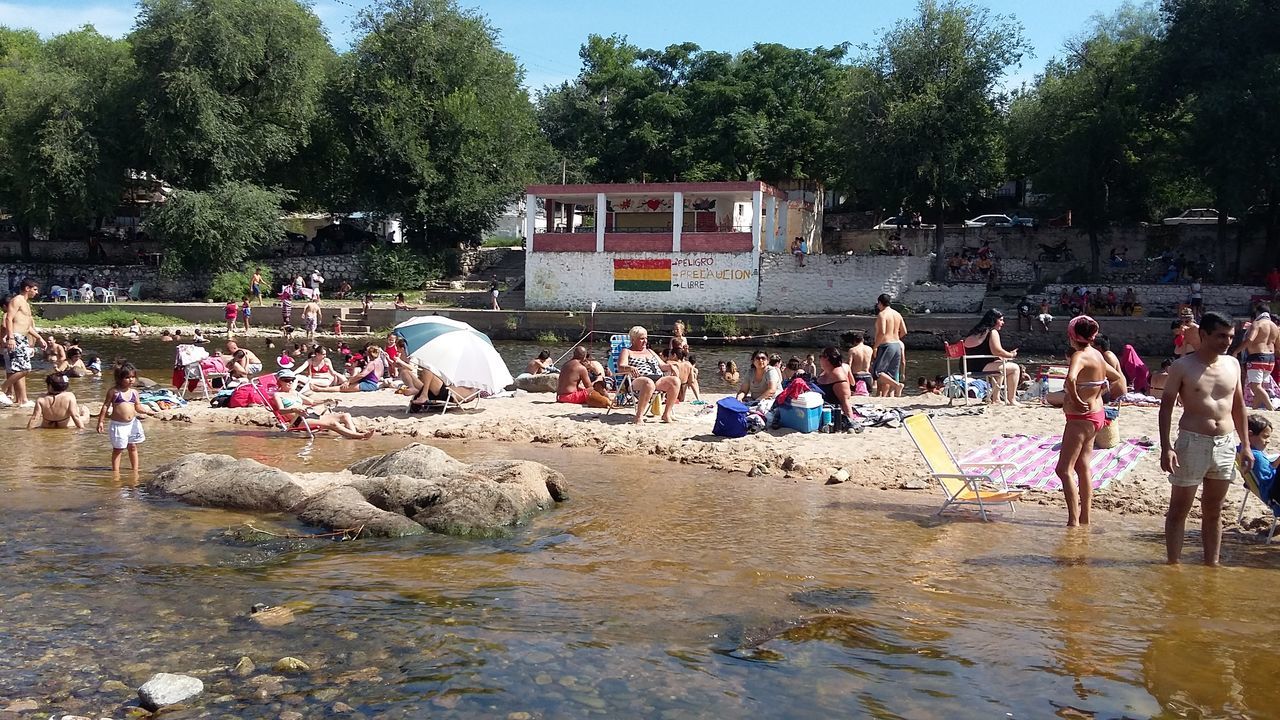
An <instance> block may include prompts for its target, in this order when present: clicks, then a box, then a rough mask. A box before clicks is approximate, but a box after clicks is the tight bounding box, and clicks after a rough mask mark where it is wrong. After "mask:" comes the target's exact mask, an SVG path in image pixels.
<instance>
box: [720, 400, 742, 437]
mask: <svg viewBox="0 0 1280 720" xmlns="http://www.w3.org/2000/svg"><path fill="white" fill-rule="evenodd" d="M711 432H712V433H714V434H716V435H719V436H720V437H727V438H740V437H745V436H746V434H747V406H746V405H743V404H742V403H740V402H738V401H737V400H735V399H733V398H724V399H723V400H720V401H718V402H717V403H716V424H715V426H713V427H712V428H711Z"/></svg>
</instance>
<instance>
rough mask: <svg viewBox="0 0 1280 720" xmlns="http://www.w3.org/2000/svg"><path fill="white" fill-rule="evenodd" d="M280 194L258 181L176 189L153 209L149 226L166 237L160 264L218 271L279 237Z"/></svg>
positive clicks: (234, 266)
mask: <svg viewBox="0 0 1280 720" xmlns="http://www.w3.org/2000/svg"><path fill="white" fill-rule="evenodd" d="M284 199H285V194H284V193H283V192H282V191H280V190H271V189H266V188H261V187H258V186H257V185H253V184H249V183H240V182H230V183H223V184H221V185H216V186H214V187H213V188H211V189H210V190H207V191H204V190H179V191H177V192H175V193H174V194H173V195H172V196H171V197H170V198H169V201H168V202H166V203H164V204H163V205H161V206H159V207H157V208H156V209H155V210H154V211H152V213H151V216H150V217H149V218H148V220H147V228H148V230H149V231H150V232H151V233H152V234H153V235H155V236H156V237H158V238H160V239H161V240H163V241H164V242H165V247H166V248H167V250H168V252H167V253H166V254H165V259H164V261H165V269H166V270H167V271H170V272H175V271H178V270H187V271H195V272H200V271H204V272H213V273H218V272H222V271H225V270H234V269H237V268H238V267H239V266H240V264H241V263H243V262H244V261H245V260H247V259H249V258H250V257H253V256H254V255H255V254H256V253H261V252H263V251H265V250H266V249H268V248H270V247H271V246H272V245H273V244H275V243H277V242H279V241H280V238H281V236H282V235H283V234H284V225H283V224H282V223H281V221H280V205H281V203H282V202H283V201H284Z"/></svg>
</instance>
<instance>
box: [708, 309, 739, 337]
mask: <svg viewBox="0 0 1280 720" xmlns="http://www.w3.org/2000/svg"><path fill="white" fill-rule="evenodd" d="M702 331H703V333H704V334H706V335H722V336H725V337H729V336H733V335H737V334H738V318H736V317H734V316H733V315H719V314H716V313H711V314H708V315H703V316H702Z"/></svg>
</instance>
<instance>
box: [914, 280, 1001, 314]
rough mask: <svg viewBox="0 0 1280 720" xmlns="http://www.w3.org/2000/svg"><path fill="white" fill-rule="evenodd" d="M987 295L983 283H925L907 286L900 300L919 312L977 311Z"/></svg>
mask: <svg viewBox="0 0 1280 720" xmlns="http://www.w3.org/2000/svg"><path fill="white" fill-rule="evenodd" d="M986 296H987V286H986V285H984V284H982V283H954V284H950V285H948V284H942V283H938V284H935V283H923V284H920V285H913V286H911V287H910V288H907V290H906V291H905V292H903V293H902V295H901V297H900V298H898V301H899V302H901V303H902V304H903V305H906V306H907V307H909V308H911V309H912V310H914V311H916V312H917V313H920V312H926V311H927V312H931V313H976V312H978V311H979V310H981V309H982V301H983V299H984V298H986Z"/></svg>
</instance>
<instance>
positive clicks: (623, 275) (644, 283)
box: [613, 258, 671, 292]
mask: <svg viewBox="0 0 1280 720" xmlns="http://www.w3.org/2000/svg"><path fill="white" fill-rule="evenodd" d="M613 289H614V290H615V291H616V290H630V291H640V292H671V259H670V258H667V259H665V260H614V261H613Z"/></svg>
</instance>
